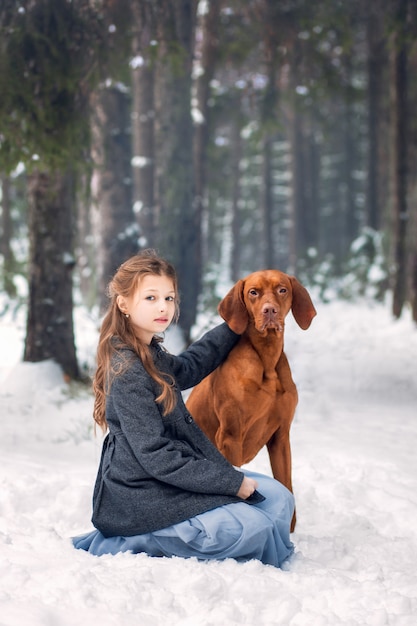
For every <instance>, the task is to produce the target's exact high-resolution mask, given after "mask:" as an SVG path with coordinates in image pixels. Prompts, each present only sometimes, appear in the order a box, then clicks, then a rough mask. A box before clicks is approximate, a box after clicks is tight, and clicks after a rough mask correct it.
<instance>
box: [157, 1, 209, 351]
mask: <svg viewBox="0 0 417 626" xmlns="http://www.w3.org/2000/svg"><path fill="white" fill-rule="evenodd" d="M156 4H157V10H158V20H157V24H158V59H157V74H156V85H155V86H156V144H155V146H156V160H157V163H158V168H157V171H156V186H157V212H158V216H157V220H158V221H157V240H156V243H157V246H158V249H159V251H160V253H161V254H162V255H163V256H165V257H167V258H169V260H170V261H171V262H172V263H173V264H174V265H175V267H176V269H177V272H178V278H179V285H180V291H181V301H182V304H181V317H180V325H181V328H182V329H183V331H184V333H185V337H186V340H188V338H189V334H190V330H191V327H192V325H193V324H194V322H195V319H196V313H197V298H198V295H199V273H198V263H197V259H198V249H197V247H198V240H199V239H198V232H199V229H200V224H199V223H198V215H197V213H196V210H195V204H194V185H193V150H192V139H193V132H192V130H193V129H192V120H191V111H190V103H191V70H192V53H193V27H194V20H195V9H196V3H195V2H193V1H192V0H178V2H175V3H172V2H170V1H168V0H158V2H157V3H156Z"/></svg>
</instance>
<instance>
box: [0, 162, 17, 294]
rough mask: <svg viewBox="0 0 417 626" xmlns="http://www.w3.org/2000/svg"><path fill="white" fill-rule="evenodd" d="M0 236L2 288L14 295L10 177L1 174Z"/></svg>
mask: <svg viewBox="0 0 417 626" xmlns="http://www.w3.org/2000/svg"><path fill="white" fill-rule="evenodd" d="M1 195H2V198H1V238H0V244H1V245H0V252H1V254H2V256H3V288H4V291H5V292H6V293H7V294H8V295H9V296H14V295H16V287H15V284H14V282H13V265H14V256H13V250H12V247H11V245H10V242H11V239H12V235H13V233H12V218H11V215H10V178H9V177H8V176H6V174H2V176H1Z"/></svg>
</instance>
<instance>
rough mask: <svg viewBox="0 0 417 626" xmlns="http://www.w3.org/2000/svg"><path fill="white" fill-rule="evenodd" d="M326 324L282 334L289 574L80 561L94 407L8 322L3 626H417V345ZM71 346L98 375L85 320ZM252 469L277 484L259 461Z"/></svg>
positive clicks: (1, 447) (375, 312)
mask: <svg viewBox="0 0 417 626" xmlns="http://www.w3.org/2000/svg"><path fill="white" fill-rule="evenodd" d="M317 308H318V316H317V318H315V320H314V321H313V323H312V326H311V328H310V329H309V330H308V331H301V330H300V329H299V328H298V327H297V326H296V324H295V322H294V321H293V320H292V319H289V318H287V327H286V352H287V355H288V357H289V360H290V364H291V367H292V370H293V375H294V378H295V380H296V382H297V384H298V389H299V395H300V401H299V406H298V409H297V414H296V418H295V420H294V423H293V427H292V450H293V479H294V489H295V494H296V501H297V515H298V522H297V527H296V532H295V533H294V534H293V541H294V544H295V548H296V552H295V557H294V559H293V560H292V561H291V562H290V563H289V564H288V566H287V567H286V568H285V569H283V570H279V569H275V568H273V567H270V566H265V565H262V564H261V563H259V562H256V561H252V562H249V563H243V564H241V563H236V562H235V561H232V560H228V561H224V562H211V563H199V562H197V561H195V560H182V559H177V558H174V559H165V558H162V559H157V558H149V557H147V556H146V555H131V554H120V555H117V556H110V555H109V556H103V557H94V556H91V555H89V554H87V553H85V552H83V551H77V550H75V549H73V547H72V544H71V541H70V537H71V536H72V535H74V534H80V533H82V532H86V531H88V530H89V529H90V528H91V524H90V521H89V520H90V514H91V494H92V487H93V482H94V478H95V473H96V469H97V463H98V459H99V454H100V448H101V436H100V435H98V436H97V437H95V436H94V433H93V428H92V418H91V412H92V397H91V395H90V394H89V392H88V391H86V390H85V389H82V388H80V387H79V386H77V385H74V384H70V385H67V384H66V383H65V382H64V381H63V379H62V375H61V372H60V370H59V368H58V367H57V366H56V365H54V364H53V363H52V362H44V363H39V364H31V363H22V362H21V359H22V351H23V339H24V323H23V321H22V320H21V319H20V316H19V315H18V314H14V315H11V314H5V315H3V317H2V318H0V341H1V345H2V350H1V354H0V408H1V421H0V435H1V436H0V455H1V457H0V458H1V463H0V580H1V583H0V625H1V626H22V624H24V625H25V626H78V625H79V624H93V623H97V624H100V626H133V625H135V626H137V625H138V624H140V626H148V625H149V626H151V625H152V626H155V625H156V626H158V625H162V624H163V625H165V624H168V625H169V626H177V625H178V626H179V625H181V626H214V625H222V626H223V625H224V624H227V625H232V626H233V625H235V624H236V625H238V624H249V625H251V626H254V625H255V624H256V625H257V626H258V625H265V626H266V625H268V626H269V625H271V626H272V625H277V624H278V625H285V626H287V625H291V626H304V625H305V626H325V625H329V626H337V625H339V624H344V625H347V626H356V625H361V626H362V625H371V626H384V625H393V626H414V625H415V624H416V623H417V622H416V620H417V617H416V616H417V567H416V563H417V524H416V522H417V456H416V453H415V450H416V448H417V420H416V416H417V412H416V406H417V377H416V365H415V362H416V356H417V330H416V327H415V325H413V322H412V320H411V316H410V314H409V312H408V311H406V312H405V313H404V315H403V316H402V318H401V319H400V320H397V321H394V320H393V319H392V318H391V316H390V312H389V305H388V304H384V305H383V304H375V303H374V304H371V303H369V302H368V303H366V302H363V303H359V304H349V303H347V302H340V301H336V302H332V303H329V304H319V305H318V306H317ZM76 337H77V350H78V355H79V358H80V359H81V361H82V362H83V363H87V364H88V363H89V364H90V365H91V364H92V363H93V359H94V351H95V342H96V338H97V324H96V323H95V322H94V320H92V319H89V318H87V317H86V316H84V315H83V314H82V313H81V312H78V313H77V318H76ZM173 343H174V344H175V341H174V342H173ZM251 467H252V468H253V469H255V470H257V471H261V472H264V473H270V469H269V463H268V458H267V455H266V454H265V452H264V451H262V452H261V453H260V454H259V455H258V457H257V458H256V459H255V461H253V462H252V463H251Z"/></svg>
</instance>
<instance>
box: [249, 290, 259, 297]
mask: <svg viewBox="0 0 417 626" xmlns="http://www.w3.org/2000/svg"><path fill="white" fill-rule="evenodd" d="M249 295H250V296H257V295H258V292H257V291H256V289H249Z"/></svg>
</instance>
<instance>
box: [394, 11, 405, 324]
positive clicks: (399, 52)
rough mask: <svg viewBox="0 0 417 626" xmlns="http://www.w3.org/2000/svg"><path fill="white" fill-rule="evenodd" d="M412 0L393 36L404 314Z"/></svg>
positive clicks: (397, 302) (399, 281)
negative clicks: (410, 17)
mask: <svg viewBox="0 0 417 626" xmlns="http://www.w3.org/2000/svg"><path fill="white" fill-rule="evenodd" d="M407 13H408V0H397V3H396V18H397V29H396V31H395V33H394V36H393V39H394V41H393V48H392V50H393V52H392V54H393V79H392V123H393V150H392V154H393V171H392V189H393V219H394V230H395V240H394V285H393V303H392V311H393V315H394V316H395V317H397V318H398V317H400V315H401V312H402V309H403V306H404V303H405V301H406V297H407V250H406V238H407V227H408V223H409V212H408V205H407V184H408V168H409V164H408V114H409V112H408V106H407V99H408V63H407V53H408V43H407V37H406V32H407Z"/></svg>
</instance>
